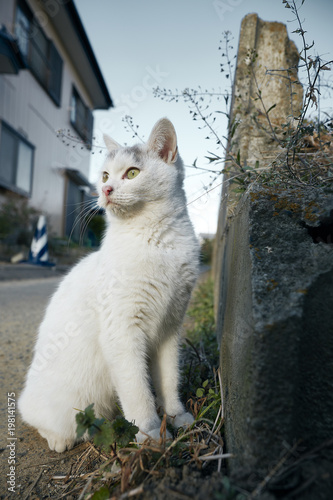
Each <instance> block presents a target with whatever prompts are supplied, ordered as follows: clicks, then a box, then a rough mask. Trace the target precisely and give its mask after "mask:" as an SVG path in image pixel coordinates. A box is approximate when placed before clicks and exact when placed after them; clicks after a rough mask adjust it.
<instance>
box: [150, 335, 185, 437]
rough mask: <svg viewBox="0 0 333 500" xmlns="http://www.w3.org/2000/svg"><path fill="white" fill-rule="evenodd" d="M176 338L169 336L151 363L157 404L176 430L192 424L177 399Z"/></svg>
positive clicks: (177, 342) (175, 336)
mask: <svg viewBox="0 0 333 500" xmlns="http://www.w3.org/2000/svg"><path fill="white" fill-rule="evenodd" d="M178 344H179V341H178V336H177V335H170V336H169V337H168V338H167V339H165V341H164V342H163V343H162V344H161V345H160V346H159V348H158V350H157V352H156V355H155V356H154V357H153V362H152V375H153V382H154V386H155V389H156V392H157V397H158V404H159V405H160V406H161V409H162V411H163V412H165V413H166V414H167V416H168V420H169V422H170V423H171V424H172V425H173V426H174V427H176V428H178V427H187V426H189V425H191V424H192V423H193V422H194V418H193V416H192V415H191V413H189V412H187V411H186V410H185V408H184V406H183V404H182V403H181V401H180V399H179V394H178V384H179V367H178Z"/></svg>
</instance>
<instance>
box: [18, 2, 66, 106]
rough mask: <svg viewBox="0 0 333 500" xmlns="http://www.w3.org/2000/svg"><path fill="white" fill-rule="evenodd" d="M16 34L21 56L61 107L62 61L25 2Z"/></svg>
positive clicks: (22, 4) (21, 6)
mask: <svg viewBox="0 0 333 500" xmlns="http://www.w3.org/2000/svg"><path fill="white" fill-rule="evenodd" d="M15 34H16V37H17V41H18V45H19V47H20V51H21V54H22V55H23V57H24V58H25V60H26V63H27V65H28V66H29V68H30V70H31V72H32V73H33V75H34V76H35V77H36V78H37V80H38V81H39V83H40V84H41V85H42V86H43V87H44V89H45V90H46V91H47V92H48V94H49V95H50V97H51V98H52V99H53V101H54V102H55V104H56V105H57V106H60V97H61V79H62V59H61V57H60V55H59V53H58V51H57V49H56V48H55V46H54V44H53V43H52V41H51V40H49V39H48V38H46V36H45V34H44V32H43V30H42V29H41V27H40V25H39V24H38V22H37V21H36V19H34V17H33V14H32V12H31V11H30V9H29V8H28V7H27V6H26V4H25V3H23V2H20V3H19V5H18V7H17V11H16V24H15Z"/></svg>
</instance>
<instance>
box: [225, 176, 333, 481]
mask: <svg viewBox="0 0 333 500" xmlns="http://www.w3.org/2000/svg"><path fill="white" fill-rule="evenodd" d="M226 227H227V229H226V233H225V234H224V238H225V247H224V254H223V255H224V256H223V263H222V270H221V278H220V279H221V281H220V284H219V288H220V295H219V304H218V306H219V307H218V311H219V314H218V325H217V330H218V332H219V333H221V366H222V382H223V388H224V395H225V410H226V411H225V421H226V424H225V425H226V438H227V447H228V451H229V452H232V453H235V456H236V457H235V459H234V460H233V461H230V466H231V468H232V469H237V468H239V467H245V468H246V469H248V470H255V471H256V472H259V473H260V472H262V473H263V474H264V473H265V471H267V470H268V469H269V468H270V467H271V466H272V464H274V463H276V462H277V460H278V459H279V456H280V453H281V451H282V449H283V446H282V442H283V441H286V442H287V443H289V444H290V445H291V444H293V443H294V442H295V440H302V441H303V443H304V444H306V445H308V446H310V447H311V446H316V445H318V444H319V443H321V442H323V441H324V440H325V439H328V438H329V437H332V436H333V198H332V195H331V194H324V193H323V192H321V193H318V192H315V191H311V190H301V189H289V190H287V189H282V188H281V189H278V188H274V189H272V188H267V187H263V186H258V185H257V186H252V188H251V189H250V190H249V191H248V192H247V193H246V194H245V195H244V196H243V198H242V200H241V201H240V203H239V205H238V207H237V210H236V212H235V214H234V215H233V217H231V219H230V220H229V224H228V225H227V226H226Z"/></svg>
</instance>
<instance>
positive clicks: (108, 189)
mask: <svg viewBox="0 0 333 500" xmlns="http://www.w3.org/2000/svg"><path fill="white" fill-rule="evenodd" d="M102 191H103V193H104V194H105V196H109V194H110V193H112V191H113V188H112V187H111V186H103V187H102Z"/></svg>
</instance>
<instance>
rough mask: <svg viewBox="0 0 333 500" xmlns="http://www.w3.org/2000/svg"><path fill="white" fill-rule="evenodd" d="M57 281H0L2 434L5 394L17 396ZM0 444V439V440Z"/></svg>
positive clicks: (0, 411)
mask: <svg viewBox="0 0 333 500" xmlns="http://www.w3.org/2000/svg"><path fill="white" fill-rule="evenodd" d="M59 280H60V278H59V277H58V278H48V279H45V278H44V279H30V280H23V281H1V282H0V385H1V400H0V429H1V437H2V438H3V436H4V435H5V433H4V432H3V428H4V427H5V426H6V405H7V399H6V397H7V392H15V393H16V394H18V393H19V392H20V390H21V388H22V385H23V381H24V376H25V373H26V371H27V368H28V366H29V363H30V361H31V356H32V349H33V346H34V341H35V336H36V333H37V329H38V325H39V323H40V322H41V319H42V317H43V314H44V311H45V307H46V305H47V302H48V300H49V297H50V295H51V294H52V293H53V291H54V290H55V288H56V286H57V284H58V283H59ZM1 441H2V439H1Z"/></svg>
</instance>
